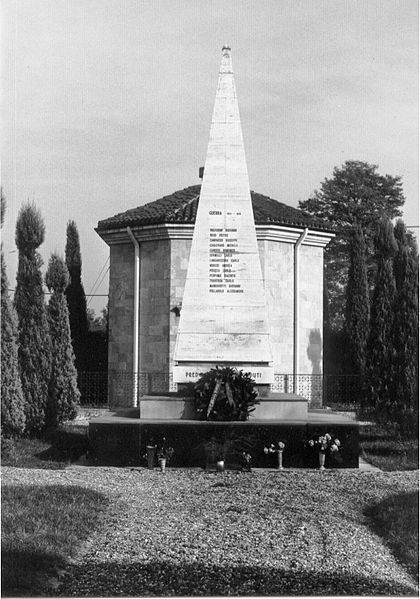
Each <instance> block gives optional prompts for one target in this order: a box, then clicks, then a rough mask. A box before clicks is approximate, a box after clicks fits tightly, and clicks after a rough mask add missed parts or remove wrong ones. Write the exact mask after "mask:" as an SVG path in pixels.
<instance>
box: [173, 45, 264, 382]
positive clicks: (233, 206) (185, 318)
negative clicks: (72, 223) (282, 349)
mask: <svg viewBox="0 0 420 599" xmlns="http://www.w3.org/2000/svg"><path fill="white" fill-rule="evenodd" d="M174 360H175V365H174V382H178V383H181V382H191V381H193V380H194V378H197V377H198V376H199V375H200V373H201V372H205V371H206V370H208V369H209V368H210V367H214V366H215V365H226V366H234V367H237V368H240V369H243V370H245V371H246V372H251V373H252V374H253V375H255V380H256V382H257V383H261V384H267V383H270V382H272V376H273V375H272V368H271V367H270V362H271V360H272V357H271V350H270V342H269V329H268V323H267V310H266V301H265V292H264V283H263V278H262V272H261V264H260V257H259V253H258V246H257V236H256V231H255V224H254V215H253V212H252V203H251V195H250V190H249V180H248V170H247V165H246V159H245V151H244V145H243V138H242V129H241V121H240V118H239V109H238V103H237V98H236V90H235V82H234V78H233V71H232V60H231V50H230V48H229V47H228V46H224V47H223V50H222V61H221V65H220V72H219V81H218V85H217V92H216V100H215V104H214V110H213V118H212V123H211V129H210V140H209V145H208V150H207V157H206V162H205V166H204V177H203V182H202V186H201V193H200V200H199V205H198V210H197V217H196V222H195V228H194V236H193V240H192V246H191V253H190V259H189V265H188V273H187V279H186V283H185V289H184V296H183V300H182V310H181V316H180V322H179V329H178V336H177V342H176V347H175V353H174Z"/></svg>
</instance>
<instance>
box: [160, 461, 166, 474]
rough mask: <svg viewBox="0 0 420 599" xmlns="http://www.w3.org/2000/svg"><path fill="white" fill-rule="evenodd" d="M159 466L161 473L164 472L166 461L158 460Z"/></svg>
mask: <svg viewBox="0 0 420 599" xmlns="http://www.w3.org/2000/svg"><path fill="white" fill-rule="evenodd" d="M159 466H160V471H161V472H165V471H166V459H165V458H160V460H159Z"/></svg>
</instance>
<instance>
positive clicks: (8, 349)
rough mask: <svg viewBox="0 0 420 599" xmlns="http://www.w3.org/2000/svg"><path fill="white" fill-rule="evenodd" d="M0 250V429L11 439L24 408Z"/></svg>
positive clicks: (12, 312)
mask: <svg viewBox="0 0 420 599" xmlns="http://www.w3.org/2000/svg"><path fill="white" fill-rule="evenodd" d="M8 287H9V284H8V280H7V275H6V265H5V262H4V256H3V251H2V252H1V430H2V436H4V437H14V436H17V435H21V434H22V433H23V432H24V430H25V420H26V419H25V409H24V401H23V393H22V385H21V381H20V373H19V360H18V345H17V335H18V325H17V316H16V312H15V310H14V308H13V305H12V303H11V301H10V298H9V292H8Z"/></svg>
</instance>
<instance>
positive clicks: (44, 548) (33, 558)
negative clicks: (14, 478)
mask: <svg viewBox="0 0 420 599" xmlns="http://www.w3.org/2000/svg"><path fill="white" fill-rule="evenodd" d="M108 503H109V502H108V499H107V498H106V497H105V496H104V495H102V494H101V493H98V492H96V491H92V490H90V489H85V488H83V487H79V486H62V485H40V486H37V485H7V484H3V486H2V514H1V520H2V548H1V573H2V576H1V590H2V597H21V596H22V597H23V596H31V597H32V596H41V595H44V596H45V589H46V587H47V581H48V579H49V578H51V577H54V576H55V575H56V573H57V571H58V570H60V569H63V568H64V567H66V566H68V564H69V560H70V559H71V558H75V557H76V555H77V553H78V551H79V550H80V547H81V544H82V543H83V542H84V541H86V540H87V539H88V538H89V537H90V535H91V534H92V532H93V531H94V530H95V529H96V528H97V526H98V524H99V522H100V517H101V514H102V512H103V510H104V509H105V508H106V506H107V505H108Z"/></svg>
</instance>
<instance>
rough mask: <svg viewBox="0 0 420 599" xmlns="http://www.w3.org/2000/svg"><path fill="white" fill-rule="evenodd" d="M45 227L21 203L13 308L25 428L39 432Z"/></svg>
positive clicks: (47, 349) (45, 368)
mask: <svg viewBox="0 0 420 599" xmlns="http://www.w3.org/2000/svg"><path fill="white" fill-rule="evenodd" d="M44 234H45V226H44V222H43V220H42V216H41V214H40V212H39V210H38V209H37V208H36V207H35V206H34V205H33V204H30V203H28V204H26V205H24V206H23V207H22V208H21V210H20V213H19V216H18V220H17V223H16V245H17V247H18V249H19V264H18V272H17V277H16V292H15V308H16V312H17V315H18V319H19V353H18V355H19V366H20V373H21V381H22V391H23V396H24V400H25V415H26V429H27V431H28V432H30V433H40V432H41V431H42V430H43V428H44V426H45V410H46V406H47V401H48V385H49V381H50V374H51V362H50V356H51V345H50V336H49V331H48V321H47V314H46V308H45V303H44V292H43V288H42V274H41V266H42V260H41V257H40V255H39V254H38V252H37V251H36V248H37V247H38V246H39V245H40V244H41V243H42V242H43V240H44Z"/></svg>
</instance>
